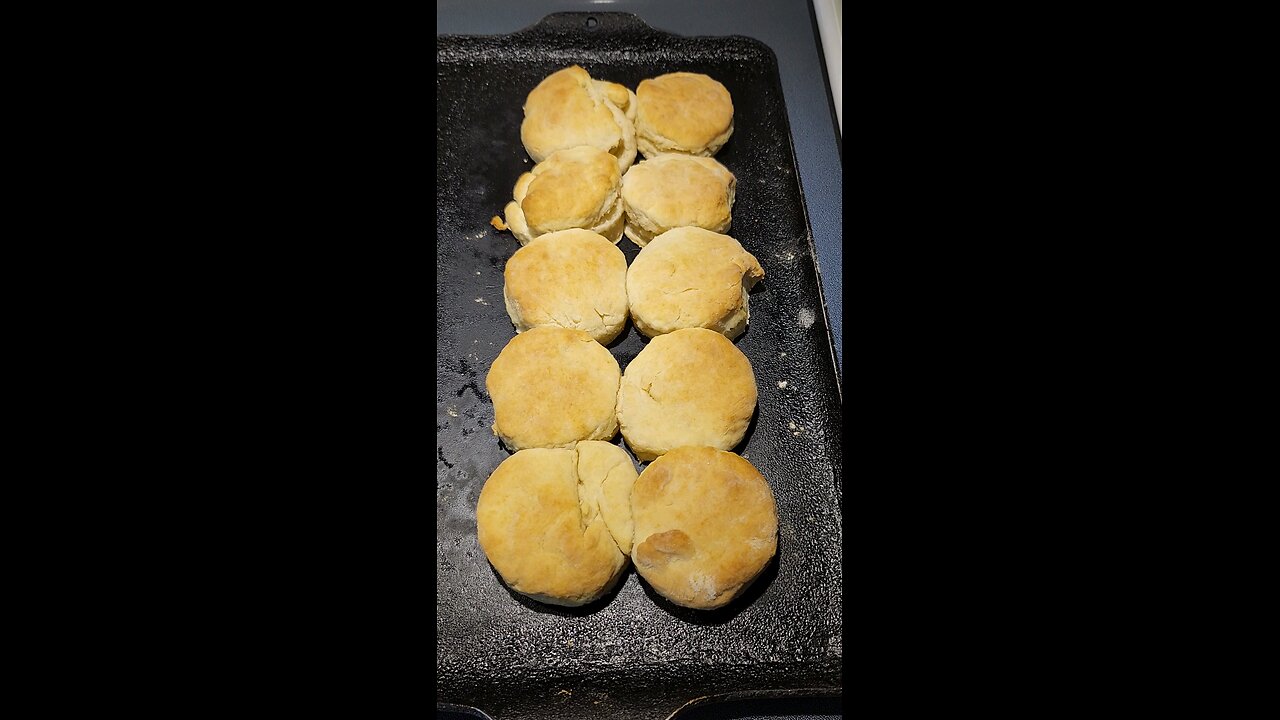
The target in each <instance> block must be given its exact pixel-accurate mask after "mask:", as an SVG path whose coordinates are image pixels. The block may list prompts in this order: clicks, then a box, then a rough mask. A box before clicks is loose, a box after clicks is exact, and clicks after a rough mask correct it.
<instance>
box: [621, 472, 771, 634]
mask: <svg viewBox="0 0 1280 720" xmlns="http://www.w3.org/2000/svg"><path fill="white" fill-rule="evenodd" d="M631 508H632V515H633V517H632V520H633V522H634V523H635V541H634V543H635V544H634V547H633V549H632V553H631V559H632V561H633V562H634V563H635V566H636V571H637V572H639V573H640V575H641V576H642V577H644V579H645V580H646V581H648V582H649V584H650V585H652V586H653V588H654V590H657V591H658V592H659V593H660V594H661V595H662V596H663V597H665V598H667V599H668V600H670V601H672V602H674V603H676V604H677V605H682V606H684V607H691V608H698V609H703V610H709V609H713V608H717V607H721V606H722V605H725V604H727V603H728V602H729V601H730V600H732V599H733V598H734V597H736V596H737V595H738V594H739V593H741V591H742V590H743V588H745V587H746V586H747V585H748V584H749V583H750V582H751V581H752V580H754V579H755V577H756V576H757V575H759V574H760V571H761V570H763V569H764V567H765V566H766V565H767V564H768V563H769V560H770V559H771V558H772V557H773V555H774V553H775V552H776V551H777V546H778V545H777V535H778V516H777V509H776V506H775V503H774V499H773V491H772V490H771V489H770V488H769V484H768V483H767V482H766V481H765V479H764V476H762V475H761V474H760V472H759V471H758V470H756V469H755V467H753V466H752V465H751V463H749V462H747V461H746V460H744V459H743V458H741V457H739V456H738V455H735V454H733V453H730V452H724V451H721V450H717V449H715V448H709V447H682V448H678V449H675V450H672V451H671V452H669V453H667V454H666V455H663V456H662V457H660V458H658V459H657V460H655V461H654V462H653V464H651V465H650V466H649V467H647V468H645V471H644V472H643V473H641V474H640V478H639V479H638V480H636V482H635V486H634V488H633V489H632V494H631Z"/></svg>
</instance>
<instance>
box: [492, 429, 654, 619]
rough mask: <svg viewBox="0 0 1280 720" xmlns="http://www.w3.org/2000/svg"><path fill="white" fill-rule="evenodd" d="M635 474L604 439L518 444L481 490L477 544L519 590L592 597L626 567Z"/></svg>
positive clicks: (565, 601)
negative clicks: (566, 444) (554, 445)
mask: <svg viewBox="0 0 1280 720" xmlns="http://www.w3.org/2000/svg"><path fill="white" fill-rule="evenodd" d="M635 479H636V470H635V466H634V465H632V463H631V458H630V457H628V456H627V453H626V451H625V450H623V449H622V448H619V447H617V446H615V445H610V444H609V443H604V442H581V443H577V444H575V445H574V446H573V447H570V448H567V449H542V448H535V449H532V450H521V451H519V452H517V453H515V454H514V455H512V456H511V457H509V458H507V459H506V460H504V461H503V462H502V464H501V465H499V466H498V467H497V469H496V470H494V471H493V474H491V475H490V476H489V479H488V480H486V481H485V484H484V487H483V488H482V489H481V491H480V499H479V502H478V503H477V505H476V533H477V536H478V539H479V541H480V548H481V550H483V551H484V554H485V557H487V558H488V559H489V562H490V563H492V564H493V567H494V569H495V570H497V572H498V574H499V575H500V576H501V577H502V579H503V581H504V582H506V584H507V586H508V587H510V588H511V589H512V590H514V591H516V592H518V593H521V594H523V595H526V596H528V597H531V598H533V599H535V600H538V601H540V602H545V603H550V604H554V605H583V604H585V603H588V602H591V601H592V600H595V599H597V598H599V597H600V596H602V595H604V594H605V593H606V592H608V591H609V589H610V588H612V587H613V586H614V585H615V584H616V583H617V581H618V580H619V578H621V577H622V575H623V571H624V570H625V569H626V566H627V555H628V554H629V553H630V550H631V488H632V485H633V484H634V483H635Z"/></svg>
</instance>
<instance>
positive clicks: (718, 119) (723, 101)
mask: <svg viewBox="0 0 1280 720" xmlns="http://www.w3.org/2000/svg"><path fill="white" fill-rule="evenodd" d="M636 98H637V102H638V104H639V107H638V108H636V123H635V129H636V145H637V146H638V147H639V148H640V152H642V153H644V156H645V157H647V158H651V157H654V156H656V155H660V154H662V153H669V152H678V153H684V154H686V155H702V156H704V157H709V156H711V155H715V154H716V153H717V152H719V151H720V148H721V147H723V146H724V144H725V143H726V142H728V140H729V136H730V135H732V134H733V99H732V98H731V97H729V91H728V90H727V89H725V86H724V85H721V84H720V83H719V82H718V81H716V80H713V79H712V78H710V77H708V76H706V75H702V74H699V73H687V72H678V73H670V74H668V75H661V76H659V77H656V78H650V79H648V80H644V81H641V83H640V86H639V87H637V88H636Z"/></svg>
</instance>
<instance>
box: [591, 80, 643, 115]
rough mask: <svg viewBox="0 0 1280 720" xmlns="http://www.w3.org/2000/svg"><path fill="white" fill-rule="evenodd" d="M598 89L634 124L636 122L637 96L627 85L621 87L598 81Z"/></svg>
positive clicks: (616, 84)
mask: <svg viewBox="0 0 1280 720" xmlns="http://www.w3.org/2000/svg"><path fill="white" fill-rule="evenodd" d="M595 84H596V87H597V88H599V89H600V90H601V91H603V92H604V94H605V95H606V96H607V97H608V98H609V101H610V102H612V103H613V104H614V105H617V106H618V109H619V110H621V111H622V114H623V115H626V116H627V119H628V120H630V121H631V122H632V123H634V122H635V121H636V94H635V93H634V92H632V91H631V89H630V88H628V87H626V86H625V85H619V84H618V83H615V82H609V81H607V80H596V81H595Z"/></svg>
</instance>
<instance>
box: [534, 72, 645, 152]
mask: <svg viewBox="0 0 1280 720" xmlns="http://www.w3.org/2000/svg"><path fill="white" fill-rule="evenodd" d="M628 134H629V135H630V143H631V147H630V150H628V149H627V147H626V146H627V136H628ZM520 139H521V141H522V142H523V143H524V147H525V150H527V151H528V152H529V156H530V157H532V158H533V159H534V162H542V161H543V160H544V159H546V158H547V156H549V155H550V154H551V153H553V152H555V151H556V150H563V149H566V148H572V147H577V146H579V145H590V146H591V147H594V148H596V149H599V150H603V151H605V152H607V153H609V154H610V155H613V156H615V157H617V158H618V166H619V169H620V170H621V169H622V168H626V167H630V165H631V163H632V161H633V160H634V159H635V147H634V145H635V130H634V128H633V127H632V124H631V121H630V120H628V119H627V117H626V115H625V114H624V113H623V111H622V110H621V109H620V108H619V107H618V106H616V105H614V104H613V103H612V102H611V101H610V100H609V98H608V95H607V94H606V92H605V91H603V90H601V89H600V88H598V87H597V86H596V85H595V83H594V82H593V81H592V79H591V76H590V75H588V74H587V71H586V70H583V69H582V68H581V67H579V66H577V65H573V66H570V67H567V68H565V69H563V70H559V71H557V72H554V73H552V74H551V75H548V76H547V77H546V78H544V79H543V80H542V82H540V83H538V86H537V87H535V88H534V89H533V90H532V91H530V92H529V96H528V97H527V98H526V99H525V104H524V121H523V122H522V123H521V124H520ZM628 152H629V153H630V156H629V157H627V153H628Z"/></svg>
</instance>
